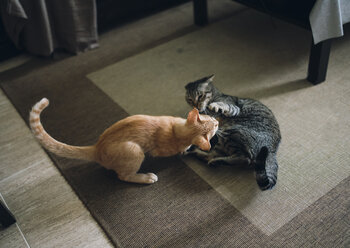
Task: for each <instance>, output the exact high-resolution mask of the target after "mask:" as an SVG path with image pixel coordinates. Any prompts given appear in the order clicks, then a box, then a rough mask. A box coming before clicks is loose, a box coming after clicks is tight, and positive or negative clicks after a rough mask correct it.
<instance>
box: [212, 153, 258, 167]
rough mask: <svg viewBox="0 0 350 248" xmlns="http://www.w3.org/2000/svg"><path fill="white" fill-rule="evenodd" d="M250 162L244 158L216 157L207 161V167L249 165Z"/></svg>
mask: <svg viewBox="0 0 350 248" xmlns="http://www.w3.org/2000/svg"><path fill="white" fill-rule="evenodd" d="M250 163H251V160H250V159H249V158H247V157H245V156H242V155H240V156H237V155H231V156H227V157H216V158H213V159H211V160H209V162H208V165H210V166H218V165H224V164H226V165H245V166H248V165H250Z"/></svg>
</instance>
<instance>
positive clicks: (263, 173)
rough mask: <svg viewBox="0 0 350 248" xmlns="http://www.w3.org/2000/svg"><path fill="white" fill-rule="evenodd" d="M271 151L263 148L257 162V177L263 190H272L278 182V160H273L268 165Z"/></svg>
mask: <svg viewBox="0 0 350 248" xmlns="http://www.w3.org/2000/svg"><path fill="white" fill-rule="evenodd" d="M268 155H269V150H268V149H267V147H266V146H264V147H262V148H261V150H260V152H259V153H258V155H257V157H256V160H255V177H256V182H257V183H258V185H259V187H260V189H261V190H268V189H272V188H273V187H274V186H275V185H276V182H277V171H278V164H277V161H276V159H275V158H274V159H272V156H273V154H270V157H271V159H269V161H268V163H267V158H268Z"/></svg>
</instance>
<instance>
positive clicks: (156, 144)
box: [29, 98, 218, 183]
mask: <svg viewBox="0 0 350 248" xmlns="http://www.w3.org/2000/svg"><path fill="white" fill-rule="evenodd" d="M48 105H49V100H47V99H46V98H43V99H42V100H41V101H40V102H38V103H36V104H35V105H34V107H33V108H32V111H31V112H30V117H29V121H30V127H31V129H32V131H33V133H34V135H35V137H36V138H37V140H38V141H39V142H40V143H41V145H42V146H43V147H45V148H46V149H47V150H49V151H50V152H52V153H55V154H56V155H59V156H62V157H66V158H75V159H83V160H89V161H95V162H97V163H99V164H101V165H102V166H104V167H105V168H107V169H111V170H114V171H115V172H116V173H117V174H118V177H119V179H120V180H123V181H127V182H134V183H154V182H156V181H157V180H158V177H157V176H156V175H155V174H153V173H147V174H143V173H137V172H138V170H139V169H140V166H141V164H142V161H143V159H144V157H145V155H144V154H145V153H147V154H149V155H151V156H154V157H165V156H172V155H175V154H178V153H181V152H184V151H186V150H187V149H188V148H189V146H191V145H192V144H194V145H196V146H198V147H200V148H201V149H202V150H210V142H209V141H210V139H211V138H212V137H213V136H214V134H215V132H216V131H217V129H218V122H217V121H216V120H215V119H214V118H212V117H210V116H207V115H200V114H199V113H198V110H197V109H193V110H192V111H191V112H190V113H189V114H188V117H187V119H183V118H179V117H173V116H149V115H133V116H129V117H127V118H125V119H123V120H120V121H118V122H116V123H115V124H113V125H112V126H111V127H109V128H107V129H106V130H105V131H104V132H103V133H102V135H101V136H100V138H99V139H98V141H97V143H96V144H95V145H93V146H71V145H67V144H64V143H62V142H59V141H57V140H55V139H54V138H52V137H51V136H50V135H49V134H48V133H47V132H46V131H45V129H44V128H43V126H42V124H41V122H40V113H41V111H43V110H44V109H45V108H46V107H47V106H48Z"/></svg>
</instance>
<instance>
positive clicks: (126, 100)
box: [0, 7, 350, 247]
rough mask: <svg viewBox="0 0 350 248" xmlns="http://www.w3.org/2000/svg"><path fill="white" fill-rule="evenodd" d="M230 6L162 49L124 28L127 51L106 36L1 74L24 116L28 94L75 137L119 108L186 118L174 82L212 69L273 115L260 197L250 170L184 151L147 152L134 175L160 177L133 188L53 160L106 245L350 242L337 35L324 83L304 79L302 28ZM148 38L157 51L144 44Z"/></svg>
mask: <svg viewBox="0 0 350 248" xmlns="http://www.w3.org/2000/svg"><path fill="white" fill-rule="evenodd" d="M232 13H234V15H233V16H232V17H231V18H229V19H227V20H225V21H220V22H217V23H215V24H213V25H210V26H208V27H205V28H203V29H201V30H198V31H195V32H193V33H190V34H187V35H184V36H183V37H180V38H178V39H175V40H173V41H171V40H169V42H166V43H164V44H162V45H159V46H155V45H154V44H157V45H158V44H159V40H154V38H152V35H151V34H152V33H151V34H148V35H149V36H147V38H143V40H142V41H139V43H138V44H139V45H137V44H136V45H135V44H130V43H129V44H127V41H128V40H131V38H132V37H135V33H132V31H130V34H129V36H128V35H125V36H118V37H122V38H120V39H121V41H119V42H121V43H123V42H124V43H125V45H124V46H125V47H123V46H121V47H118V49H113V48H114V46H115V40H114V39H112V38H110V37H109V38H110V39H109V41H108V40H105V41H102V44H104V45H105V47H106V48H103V46H101V49H100V50H95V51H91V52H90V53H86V54H82V55H80V56H78V57H74V58H68V59H64V60H62V61H59V62H51V63H48V62H47V61H42V60H39V59H38V60H34V61H31V62H30V63H28V64H27V65H24V66H23V67H21V68H19V69H18V70H14V71H10V72H8V73H6V74H4V75H1V78H0V79H1V87H2V89H3V90H4V92H5V93H6V94H7V96H8V97H9V99H10V100H11V101H12V103H13V104H14V106H15V107H16V108H17V110H18V111H19V113H20V114H21V115H22V117H23V118H24V120H26V121H27V119H28V113H29V110H30V108H31V106H32V105H33V104H34V103H35V102H36V101H38V100H40V99H41V98H42V97H44V96H45V97H47V98H48V99H50V101H51V104H50V106H49V108H47V109H46V110H45V111H44V112H43V114H42V122H43V125H44V127H45V128H46V130H47V131H48V133H50V134H51V135H52V136H53V137H55V138H56V139H58V140H60V141H62V142H66V143H69V144H73V145H88V144H92V143H94V142H96V140H97V138H98V136H99V135H100V134H101V133H102V132H103V130H104V129H105V128H107V127H108V126H110V125H111V124H113V123H114V122H115V121H118V120H120V119H122V118H124V117H126V116H128V115H129V114H135V113H145V114H157V115H158V114H171V115H180V116H184V115H185V113H186V112H187V111H188V107H187V106H186V104H185V101H184V88H183V86H184V85H185V84H186V83H187V82H188V81H190V80H194V79H196V78H198V77H201V76H204V75H206V74H210V73H215V74H216V79H217V82H218V83H217V86H218V87H219V88H220V89H222V90H223V91H224V92H226V93H228V94H234V95H239V96H246V97H254V98H257V99H260V100H262V101H263V102H264V103H265V104H267V105H268V106H269V107H271V109H272V110H273V111H274V112H275V114H276V117H277V119H278V121H279V122H280V124H281V130H282V136H283V143H282V145H281V149H280V152H279V157H278V159H279V164H280V167H281V169H280V174H279V179H278V183H277V186H276V188H275V189H273V190H272V191H268V192H261V191H259V190H258V189H257V186H256V183H255V182H254V180H253V176H252V172H251V171H249V170H244V169H242V168H232V170H231V169H230V168H219V169H218V170H211V169H208V168H206V166H205V165H204V164H202V163H199V162H198V161H197V160H196V159H193V158H188V159H182V158H181V157H179V156H175V157H171V158H161V159H155V158H147V159H146V161H145V162H144V164H143V166H142V168H141V170H142V171H151V172H154V173H156V174H157V175H158V177H159V181H158V182H157V183H155V184H153V185H148V186H144V185H137V184H131V183H125V182H121V181H119V180H118V179H117V176H116V175H115V173H113V172H112V171H108V170H105V169H104V168H102V167H101V166H99V165H98V164H95V163H86V162H82V161H75V160H69V159H64V158H59V157H56V156H54V155H50V156H51V158H52V159H53V161H54V162H55V164H56V165H57V167H58V168H59V169H60V171H61V173H62V174H63V175H64V177H65V178H66V180H67V182H68V183H69V184H70V185H71V186H72V188H73V189H74V190H75V192H76V193H77V195H78V196H79V197H80V199H81V200H82V201H83V203H84V204H85V205H86V207H87V208H88V209H89V211H90V212H91V214H92V215H93V216H94V217H95V218H96V220H97V222H98V223H99V224H100V225H101V226H102V228H103V229H104V230H105V231H106V233H107V235H108V236H109V237H110V238H111V240H112V241H113V243H114V244H115V245H116V246H117V247H347V246H349V244H350V233H349V230H350V228H349V225H350V223H349V219H350V216H349V206H350V189H349V187H348V186H349V183H350V178H349V162H350V158H349V154H348V150H347V149H348V147H349V123H350V122H349V98H350V95H349V93H350V90H349V87H348V81H349V80H348V79H349V76H350V75H349V72H347V71H346V70H345V68H348V66H349V61H347V59H346V57H348V56H347V55H349V52H350V49H349V46H346V40H342V41H341V42H338V44H337V45H336V46H335V48H334V49H333V51H332V52H333V54H334V55H333V56H332V57H331V61H333V63H331V64H330V71H329V77H328V80H327V82H325V83H323V84H321V85H319V86H315V87H312V86H310V85H309V84H308V83H307V82H306V81H305V80H303V78H304V77H305V68H306V63H307V50H308V41H309V36H308V34H307V33H306V32H305V31H303V30H300V29H297V28H295V27H292V26H289V25H286V24H284V23H280V22H277V25H278V28H274V27H272V26H271V25H269V23H270V19H269V17H267V16H263V15H260V14H257V13H256V12H254V11H241V8H240V7H237V8H234V9H233V12H232ZM175 20H176V19H172V20H170V21H169V23H168V24H169V25H170V24H172V23H176V21H175ZM135 25H136V24H135ZM142 25H143V24H139V26H137V25H136V26H137V27H136V30H139V29H140V30H141V29H142ZM159 25H160V24H159ZM162 25H164V24H162ZM256 25H258V28H256ZM170 26H171V25H170ZM242 26H243V27H242ZM157 27H159V26H157ZM253 27H254V30H253ZM129 28H130V27H129ZM150 30H151V29H150ZM152 30H153V31H152V32H153V34H154V36H155V35H156V34H157V32H158V33H159V30H158V31H157V28H154V29H152ZM134 31H135V29H134ZM123 32H124V33H123ZM128 32H129V31H123V29H122V30H121V31H120V33H123V34H128ZM120 33H119V35H120ZM140 34H141V32H140ZM266 34H267V35H266ZM141 36H142V35H141ZM107 38H108V37H107ZM152 39H153V40H152ZM147 42H148V46H151V47H152V44H153V47H155V48H153V49H151V50H146V49H145V46H146V47H147V44H146V45H144V44H145V43H147ZM347 43H348V42H347ZM140 44H143V45H140ZM128 49H129V50H128ZM135 50H136V51H140V50H146V51H144V52H143V53H141V54H136V55H135V52H134V51H135ZM130 55H135V56H131V57H130ZM127 57H130V58H127ZM124 58H127V59H124ZM123 59H124V60H123ZM87 74H89V75H88V77H86V75H87ZM96 85H97V86H96Z"/></svg>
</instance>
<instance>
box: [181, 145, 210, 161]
mask: <svg viewBox="0 0 350 248" xmlns="http://www.w3.org/2000/svg"><path fill="white" fill-rule="evenodd" d="M189 154H194V155H195V156H196V157H197V158H199V159H200V160H203V161H205V162H208V161H209V160H211V159H212V158H213V157H214V156H216V155H217V154H216V152H215V151H213V150H210V151H208V152H206V151H202V150H201V149H199V148H198V147H194V148H193V149H191V150H189V151H187V152H186V153H185V155H189Z"/></svg>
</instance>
